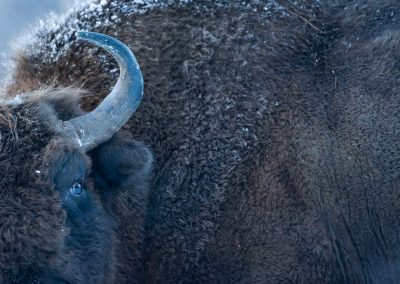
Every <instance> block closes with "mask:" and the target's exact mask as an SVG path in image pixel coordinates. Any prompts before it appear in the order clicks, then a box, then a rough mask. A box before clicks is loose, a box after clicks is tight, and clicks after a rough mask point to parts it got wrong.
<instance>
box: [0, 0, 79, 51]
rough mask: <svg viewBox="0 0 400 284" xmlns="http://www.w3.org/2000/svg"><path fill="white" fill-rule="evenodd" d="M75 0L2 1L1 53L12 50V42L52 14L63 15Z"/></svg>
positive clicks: (0, 24) (0, 19) (0, 4)
mask: <svg viewBox="0 0 400 284" xmlns="http://www.w3.org/2000/svg"><path fill="white" fill-rule="evenodd" d="M73 2H74V1H73V0H40V1H38V0H0V52H1V53H6V52H9V50H10V45H11V41H12V40H13V39H15V38H16V37H18V36H19V35H20V34H21V33H23V32H26V31H28V30H29V29H30V27H32V26H34V25H36V23H37V22H38V21H39V19H43V18H44V17H45V16H46V15H47V14H49V13H50V12H54V13H62V12H64V11H66V10H67V9H68V8H69V7H70V6H71V5H72V3H73Z"/></svg>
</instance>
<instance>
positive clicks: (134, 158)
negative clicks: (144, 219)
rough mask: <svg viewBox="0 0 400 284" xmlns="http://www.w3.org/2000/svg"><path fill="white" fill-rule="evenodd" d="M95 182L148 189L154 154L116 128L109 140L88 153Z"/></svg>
mask: <svg viewBox="0 0 400 284" xmlns="http://www.w3.org/2000/svg"><path fill="white" fill-rule="evenodd" d="M89 155H90V156H91V157H92V160H93V175H94V177H95V181H100V180H101V182H103V183H104V182H106V184H107V186H108V187H110V188H112V189H116V188H117V189H125V190H126V189H129V190H130V189H142V188H147V184H148V182H149V179H150V177H151V173H152V169H153V154H152V153H151V151H150V149H149V148H147V147H146V146H145V145H144V144H142V143H140V142H138V141H136V140H135V139H133V138H132V137H131V136H130V134H129V133H127V132H125V131H119V132H118V133H116V134H115V135H114V136H113V137H112V138H111V139H110V140H109V141H107V142H106V143H104V144H102V145H100V146H99V147H97V148H95V149H94V150H92V151H90V152H89Z"/></svg>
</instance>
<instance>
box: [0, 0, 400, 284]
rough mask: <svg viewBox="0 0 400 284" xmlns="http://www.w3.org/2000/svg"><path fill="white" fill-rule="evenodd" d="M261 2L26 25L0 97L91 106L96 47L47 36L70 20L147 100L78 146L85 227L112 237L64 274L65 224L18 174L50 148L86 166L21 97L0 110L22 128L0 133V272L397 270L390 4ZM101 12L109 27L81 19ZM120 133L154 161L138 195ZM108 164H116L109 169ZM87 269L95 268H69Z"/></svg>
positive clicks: (140, 174) (265, 276)
mask: <svg viewBox="0 0 400 284" xmlns="http://www.w3.org/2000/svg"><path fill="white" fill-rule="evenodd" d="M277 2H278V3H277ZM277 2H275V1H255V0H254V1H201V0H198V1H193V2H190V3H187V4H179V3H173V4H169V5H166V6H165V7H162V8H160V7H155V8H152V9H150V10H148V11H147V12H144V13H137V12H132V11H131V12H126V11H128V10H129V9H128V10H127V9H125V10H124V9H120V8H121V7H123V5H124V3H125V4H126V5H128V6H129V5H131V6H135V5H134V4H133V3H132V2H131V1H122V0H114V1H111V3H107V5H106V6H104V8H103V10H102V12H100V13H98V14H96V17H90V16H89V17H84V16H83V15H84V13H83V14H82V13H79V12H78V13H77V14H72V15H71V16H70V17H69V18H67V20H66V24H65V25H64V26H63V25H61V26H60V27H59V29H58V30H54V31H51V32H49V33H42V34H39V35H38V37H37V42H36V45H35V44H33V52H22V53H21V57H20V58H19V61H18V66H17V68H16V71H15V74H14V82H13V83H12V85H10V86H9V92H10V93H11V94H15V93H18V92H29V91H31V90H35V89H38V88H42V87H43V86H46V85H48V84H56V86H64V87H65V86H69V85H71V84H73V85H75V86H80V87H82V88H83V89H85V90H87V91H88V93H89V94H88V95H87V96H85V97H84V98H83V100H82V101H83V107H84V109H86V110H89V109H91V108H92V107H93V106H94V105H96V104H97V103H98V102H99V100H100V99H101V98H102V97H103V96H104V95H106V94H107V93H108V92H109V90H110V88H111V86H112V85H113V83H114V82H115V80H116V77H117V73H116V72H113V69H114V68H115V67H116V63H115V62H114V61H113V60H112V59H111V58H110V56H108V55H107V54H105V53H104V52H103V51H102V50H99V49H97V48H94V49H93V47H92V46H91V52H89V49H88V47H89V46H88V45H87V44H83V43H74V44H72V45H71V46H69V45H68V46H67V44H70V42H69V41H68V42H63V41H62V40H61V41H57V40H56V35H57V34H63V33H65V29H66V27H68V23H69V22H73V21H74V19H75V18H77V19H78V20H79V23H80V24H79V25H80V26H79V25H78V27H82V28H88V27H89V28H90V30H93V31H97V32H103V33H107V34H109V35H113V36H115V37H116V38H118V39H120V40H121V41H123V42H124V43H126V44H127V45H128V46H129V47H130V48H131V49H132V50H133V51H134V53H135V55H136V56H137V58H138V61H139V63H140V64H141V69H142V71H143V77H144V79H145V97H144V101H143V103H142V105H141V106H140V108H139V109H138V111H137V112H136V113H135V115H134V116H133V117H132V119H131V120H130V121H129V123H128V124H127V125H126V126H125V127H124V129H123V130H122V131H121V133H119V134H118V135H117V137H115V138H113V140H111V141H109V142H108V143H107V144H106V145H104V146H102V147H106V148H105V149H102V147H100V148H99V149H95V150H94V152H93V153H90V157H91V159H92V160H93V161H92V162H93V167H92V172H93V174H92V178H94V179H95V181H96V184H95V188H96V190H94V189H93V192H94V193H93V200H95V201H94V202H95V204H97V205H96V206H95V208H98V210H99V211H100V212H101V214H100V215H99V216H101V218H103V215H104V219H102V220H103V221H101V220H99V218H100V217H99V218H94V220H95V221H96V222H97V223H96V222H94V224H93V226H98V227H96V228H100V227H101V226H104V224H103V223H106V226H105V227H101V228H104V230H109V232H106V233H107V234H108V236H110V238H111V239H110V240H109V241H108V240H102V242H100V244H98V245H99V246H100V248H104V249H106V248H107V250H106V252H107V253H108V254H107V257H105V256H102V255H101V252H98V255H100V256H101V257H104V258H101V257H100V258H95V254H93V257H94V258H92V259H87V260H86V262H85V261H82V262H79V263H80V264H81V265H82V270H79V271H72V270H71V271H67V272H63V273H64V274H62V273H61V272H59V270H57V268H58V267H61V266H59V263H62V261H66V262H67V263H68V261H69V259H68V256H66V255H64V254H61V253H60V252H62V251H63V248H60V246H62V245H63V244H64V243H65V242H66V241H65V240H66V238H68V236H70V234H68V232H63V233H62V232H61V231H60V230H59V229H58V228H59V227H60V226H64V224H65V219H66V218H68V214H69V213H68V210H67V211H66V210H65V209H62V208H64V207H65V206H64V207H63V204H61V203H60V200H59V197H58V196H56V195H57V194H56V192H54V190H52V188H54V185H51V184H47V185H45V186H42V184H41V182H43V181H42V179H37V178H34V175H33V174H34V173H33V172H32V171H33V170H34V169H36V163H39V164H40V165H42V167H43V168H44V170H43V174H42V176H45V177H48V175H50V176H54V174H49V173H47V172H46V169H48V167H49V166H48V165H49V164H47V163H46V162H45V161H47V160H48V159H51V158H52V156H53V155H55V156H56V155H59V154H57V153H59V152H60V151H61V150H59V149H58V150H57V149H56V150H54V149H55V148H54V147H56V148H57V147H61V149H64V148H65V150H62V151H64V153H66V154H65V155H64V156H63V157H70V156H72V157H74V155H76V156H77V158H76V159H78V160H79V159H80V160H82V162H81V163H83V164H84V165H86V167H89V161H88V157H87V156H84V154H82V153H80V154H78V153H77V154H74V155H72V154H70V153H72V152H73V151H76V150H73V149H70V146H68V143H67V141H64V140H65V139H67V138H59V137H55V136H54V133H52V132H51V131H50V130H49V129H51V123H50V126H49V125H48V124H49V123H47V124H46V121H49V120H48V119H43V115H42V116H40V119H37V117H38V115H39V113H42V112H35V111H32V106H29V107H24V106H21V107H20V108H15V109H13V110H12V111H11V112H10V110H4V109H2V114H3V116H4V117H5V119H4V121H9V123H8V124H10V125H14V124H13V121H15V120H18V121H19V123H20V125H21V126H19V127H17V128H12V127H11V128H10V127H8V125H7V127H5V126H4V127H3V128H1V135H2V139H1V145H2V152H1V153H2V154H1V155H2V156H1V158H0V169H1V170H2V173H3V172H4V171H5V173H6V174H5V175H4V177H5V178H3V179H2V181H1V187H0V188H1V189H2V193H1V194H2V196H5V197H3V198H1V199H0V200H1V201H0V202H2V206H0V208H1V209H0V218H1V219H0V220H1V222H0V224H3V223H4V222H11V223H6V224H9V225H7V226H4V225H2V226H1V232H0V236H1V239H0V240H1V241H0V249H1V259H0V269H2V271H6V272H8V273H11V272H12V273H13V277H14V278H10V277H9V276H8V274H2V276H3V279H17V278H15V277H17V276H16V275H17V274H18V273H19V272H20V271H29V269H30V270H32V269H33V268H34V269H36V270H35V273H38V274H40V272H41V271H43V270H41V268H43V267H49V268H50V270H54V271H55V273H54V274H52V275H61V276H59V277H64V278H63V279H72V280H73V281H72V280H68V281H72V282H73V283H78V282H79V281H80V282H84V281H87V282H95V281H103V282H110V281H115V282H116V283H123V282H126V283H133V282H135V281H136V282H141V281H145V282H148V283H199V282H200V283H207V282H210V283H278V282H283V283H294V282H295V283H345V282H348V283H396V282H398V281H399V280H400V269H399V266H398V265H397V264H398V262H399V259H400V253H399V251H400V248H399V245H400V239H399V236H400V226H399V220H400V204H399V200H400V190H399V189H398V186H397V184H398V183H399V181H400V180H399V179H400V175H399V173H400V172H399V167H400V143H399V141H400V132H399V131H397V127H398V125H400V116H399V110H400V97H399V96H398V86H399V85H400V82H399V81H400V76H399V66H400V65H399V64H398V60H399V56H398V55H397V54H398V52H399V50H400V33H399V32H398V30H399V27H400V17H399V15H400V3H399V2H398V1H391V0H384V1H382V0H379V1H378V0H357V1H345V0H343V1H339V0H338V1H311V0H304V1H296V2H294V4H290V3H291V1H277ZM129 7H130V6H129ZM124 11H125V12H124ZM113 15H116V16H117V18H118V19H120V20H119V21H117V22H116V23H115V24H113V25H108V26H107V25H105V24H104V25H96V21H97V22H98V21H100V22H102V23H105V22H106V19H108V20H111V19H112V18H111V17H112V16H113ZM70 40H71V41H73V36H72V38H71V39H70ZM54 43H56V44H55V47H56V50H59V54H58V55H59V56H58V57H56V59H54V58H53V57H50V56H49V54H51V53H52V50H53V46H54ZM66 46H67V47H66ZM64 47H65V48H64ZM99 58H100V59H99ZM6 113H7V114H6ZM46 113H49V112H46ZM10 118H18V119H14V120H13V119H11V120H10ZM2 125H3V124H2ZM13 129H14V130H13ZM15 129H16V130H17V131H16V130H15ZM128 132H129V133H131V135H133V136H134V137H136V138H138V139H140V140H143V141H144V142H145V143H146V144H147V145H149V146H150V147H151V148H152V149H153V150H154V155H155V157H156V164H155V170H154V179H153V182H152V186H151V191H150V196H149V203H148V204H147V203H146V196H147V195H146V192H145V190H142V191H141V190H140V188H139V189H138V188H136V187H135V186H136V184H140V185H141V184H146V182H145V181H143V180H146V177H147V176H148V170H149V169H148V168H147V167H145V166H143V165H144V164H145V163H144V164H143V163H136V164H135V165H133V164H132V163H133V162H132V161H138V160H139V161H141V160H145V161H149V160H151V159H150V158H149V157H150V156H149V154H148V153H149V152H148V150H146V149H145V148H143V146H141V145H136V144H135V143H137V142H135V141H133V140H132V139H130V138H126V137H127V135H128V134H127V133H128ZM17 136H18V138H17ZM60 139H61V141H63V142H60ZM63 139H64V140H63ZM54 141H58V142H57V143H60V144H57V143H56V142H54ZM118 141H123V142H118ZM54 143H55V144H54ZM120 143H122V145H123V146H122V148H120V145H121V144H120ZM53 144H54V146H51V145H53ZM58 145H60V146H58ZM49 147H52V148H51V150H46V149H49ZM107 148H108V149H112V150H110V151H111V153H114V151H115V152H116V153H120V154H119V155H116V158H114V159H113V158H112V157H113V155H112V154H109V153H110V152H108V151H109V150H107ZM3 149H6V150H3ZM120 149H122V150H120ZM125 149H128V151H131V154H129V155H128V154H126V150H125ZM129 149H130V150H129ZM54 153H55V154H54ZM140 153H142V156H140V155H139V154H140ZM143 153H144V154H143ZM136 154H138V155H139V159H137V158H136ZM82 155H83V156H82ZM79 157H80V158H79ZM126 157H135V158H132V159H129V158H128V159H126V160H125V159H124V158H126ZM53 159H54V158H53ZM102 159H104V160H102ZM119 163H122V164H123V165H127V166H123V167H122V168H123V169H124V170H121V171H120V172H117V173H116V176H117V178H115V176H114V174H113V170H115V168H117V167H118V166H117V165H118V164H119ZM140 165H142V167H140ZM56 168H57V167H56ZM129 169H131V170H130V171H129ZM126 171H128V174H126ZM123 173H125V175H124V174H123ZM120 178H124V181H126V183H124V182H120V181H119V179H120ZM121 187H122V189H125V190H121ZM7 188H8V190H7ZM143 188H145V186H143V187H142V189H143ZM110 189H112V190H110ZM3 192H4V193H3ZM98 202H99V203H98ZM24 204H26V205H24ZM22 206H24V207H22ZM66 212H67V213H66ZM145 214H146V217H145ZM12 216H15V217H12ZM143 218H146V220H145V230H146V231H145V233H146V234H145V243H144V247H143V246H142V243H141V241H142V238H143V235H142V225H143V222H144V220H143ZM29 226H31V227H29ZM4 228H5V229H4ZM7 228H8V229H7ZM19 228H20V231H16V230H17V229H19ZM27 228H35V229H34V230H29V229H27ZM10 230H12V231H13V232H15V233H13V234H11V233H7V232H11V231H10ZM4 232H6V233H4ZM101 234H103V235H104V234H105V233H101ZM11 236H12V237H11ZM12 238H14V239H12ZM67 243H68V240H67ZM96 245H97V243H93V242H92V243H90V247H92V248H93V249H99V247H97V246H96ZM79 249H81V250H79ZM79 249H77V250H76V251H74V253H76V254H77V257H78V258H79V256H81V255H80V254H81V253H85V252H84V251H85V249H84V248H79ZM143 249H144V250H143ZM60 254H61V256H59V255H60ZM109 255H112V256H113V257H114V258H110V259H108V256H109ZM106 258H107V260H106ZM74 261H75V260H72V261H70V263H76V262H74ZM33 264H35V265H36V266H37V268H36V266H33ZM7 265H8V267H7ZM100 266H101V267H100ZM32 267H33V268H32ZM4 269H5V270H4ZM22 269H25V270H22ZM94 270H95V271H96V273H99V272H103V273H104V274H103V275H99V276H98V277H99V278H96V277H97V276H95V274H90V273H88V274H87V275H83V273H84V272H86V271H94ZM73 272H74V273H75V272H76V273H77V275H78V276H77V277H82V278H80V279H74V278H68V277H72V276H71V274H72V273H73ZM4 275H5V276H4ZM65 275H66V276H65ZM43 277H44V279H46V277H50V276H46V275H45V276H43ZM85 277H86V278H85ZM93 279H95V280H93Z"/></svg>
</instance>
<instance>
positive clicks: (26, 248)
mask: <svg viewBox="0 0 400 284" xmlns="http://www.w3.org/2000/svg"><path fill="white" fill-rule="evenodd" d="M77 36H78V38H81V39H84V40H86V41H89V42H91V43H93V44H95V45H98V46H100V47H103V48H104V49H106V50H107V51H108V52H110V53H111V54H112V56H113V57H114V58H115V59H116V60H117V62H118V64H119V67H120V77H119V79H118V81H117V83H116V85H115V87H114V89H113V90H112V92H111V93H110V94H109V95H108V96H107V97H106V98H105V99H104V101H103V102H102V103H101V104H100V105H99V106H98V107H97V108H96V109H95V110H93V111H92V112H89V113H83V111H81V110H80V108H79V104H78V101H79V93H80V91H79V90H75V89H71V88H69V89H68V88H67V89H57V90H54V89H45V90H41V91H37V92H35V93H31V94H24V95H22V96H21V97H22V99H21V97H14V98H12V99H10V100H7V101H3V102H2V104H1V105H0V172H1V180H0V282H1V283H38V282H39V283H110V282H112V281H115V280H116V279H123V277H124V275H123V274H124V273H126V272H125V270H126V269H125V270H124V269H123V268H121V266H124V265H125V264H123V263H122V262H124V260H126V259H131V260H132V259H133V258H134V257H135V256H132V255H134V254H135V253H136V254H138V253H139V249H138V246H140V228H141V224H140V218H141V217H143V216H141V214H142V215H143V214H144V213H143V212H141V210H142V209H141V208H142V207H141V205H142V204H141V203H143V204H144V203H145V200H146V188H147V180H148V176H149V173H150V171H151V164H152V155H151V153H150V151H149V150H148V149H147V148H146V147H145V146H143V145H142V144H140V143H139V142H136V141H135V140H133V139H132V138H131V137H130V136H129V133H124V132H123V131H122V130H120V128H121V127H122V126H123V125H124V124H125V123H126V122H127V121H128V119H129V117H130V116H131V115H132V113H133V112H134V111H135V110H136V108H137V106H138V105H139V103H140V100H141V98H142V95H143V79H142V76H141V72H140V69H139V66H138V63H137V61H136V59H135V57H134V55H133V54H132V53H131V51H130V50H129V49H128V48H127V47H126V46H125V45H123V44H122V43H121V42H119V41H117V40H116V39H114V38H111V37H108V36H105V35H101V34H96V33H79V34H77ZM129 191H130V192H132V191H135V193H134V195H135V196H136V197H137V199H136V201H135V202H131V203H130V204H131V207H129V206H125V207H124V204H126V202H125V203H124V200H125V199H129V198H132V194H131V193H130V192H129ZM142 211H143V210H142ZM136 217H137V220H135V219H131V218H136ZM124 218H125V219H127V218H129V219H130V220H129V221H130V222H126V224H124V221H125V219H124ZM135 222H136V223H137V224H136V226H132V225H131V224H134V223H135ZM127 223H129V224H128V225H127ZM126 242H128V243H126ZM133 263H134V261H133ZM128 265H133V264H128Z"/></svg>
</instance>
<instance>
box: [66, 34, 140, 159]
mask: <svg viewBox="0 0 400 284" xmlns="http://www.w3.org/2000/svg"><path fill="white" fill-rule="evenodd" d="M76 35H77V38H78V39H82V40H85V41H88V42H90V43H92V44H94V45H96V46H99V47H101V48H104V49H105V50H107V51H108V52H109V53H110V54H111V55H112V56H113V57H114V58H115V59H116V60H117V62H118V65H119V69H120V74H119V78H118V81H117V83H116V84H115V86H114V88H113V89H112V91H111V93H110V94H109V95H108V96H107V97H106V98H105V99H104V100H103V101H102V102H101V103H100V105H98V106H97V107H96V108H95V109H94V110H93V111H91V112H89V113H87V114H84V115H82V116H79V117H75V118H73V119H70V120H68V121H63V122H62V125H61V126H60V127H61V130H62V131H63V132H66V134H67V135H69V136H72V137H73V139H74V140H75V141H76V143H77V144H78V145H79V146H80V147H82V149H84V150H85V151H89V150H91V149H93V148H95V147H96V146H98V145H99V144H101V143H103V142H105V141H107V140H109V139H110V138H111V137H112V136H113V135H114V134H115V133H116V132H117V131H118V130H119V129H120V128H121V127H122V126H123V125H124V124H125V123H126V122H127V121H128V120H129V118H130V117H131V116H132V114H133V113H134V112H135V111H136V109H137V107H138V106H139V104H140V102H141V100H142V97H143V77H142V73H141V72H140V68H139V64H138V62H137V60H136V58H135V56H134V55H133V53H132V52H131V51H130V49H129V48H128V47H127V46H126V45H124V44H123V43H122V42H120V41H119V40H117V39H115V38H113V37H110V36H107V35H104V34H100V33H94V32H78V33H77V34H76Z"/></svg>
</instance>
